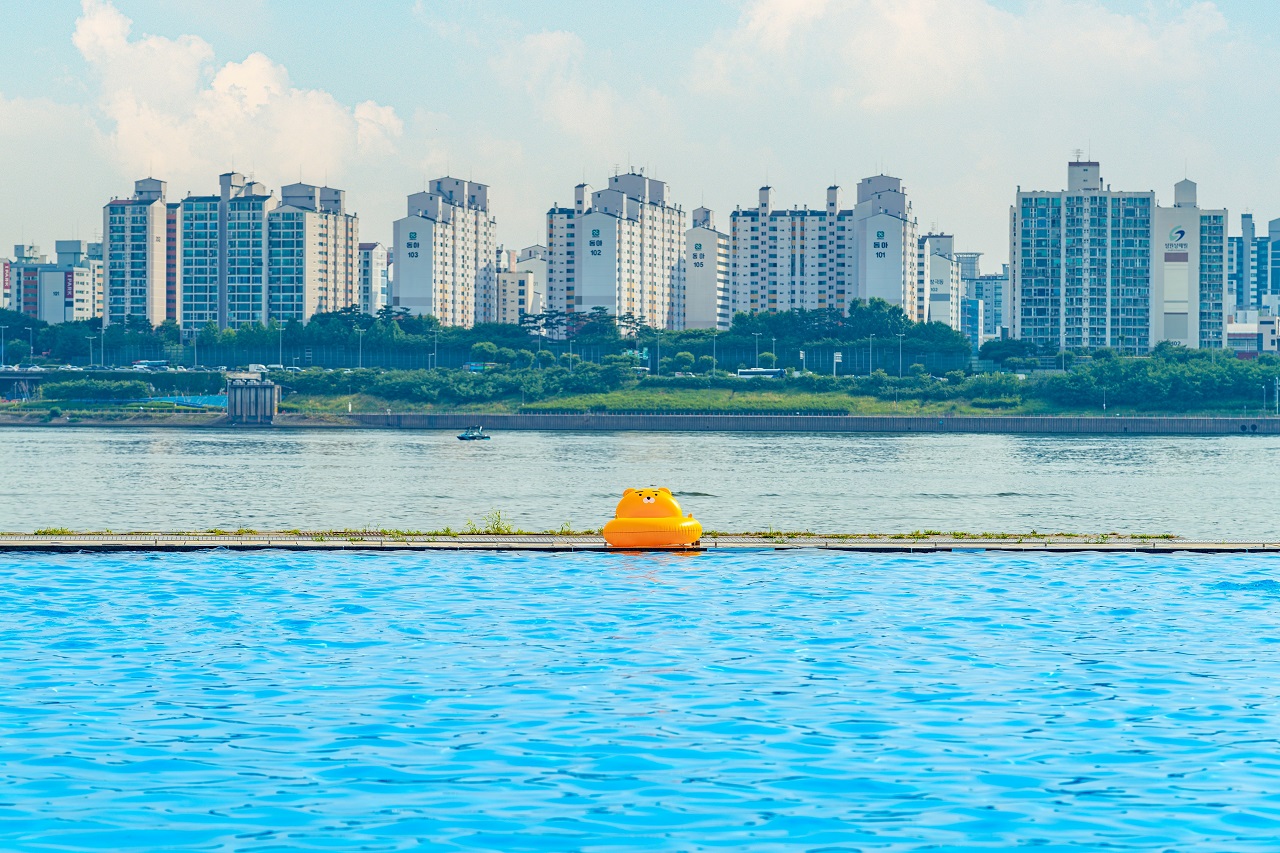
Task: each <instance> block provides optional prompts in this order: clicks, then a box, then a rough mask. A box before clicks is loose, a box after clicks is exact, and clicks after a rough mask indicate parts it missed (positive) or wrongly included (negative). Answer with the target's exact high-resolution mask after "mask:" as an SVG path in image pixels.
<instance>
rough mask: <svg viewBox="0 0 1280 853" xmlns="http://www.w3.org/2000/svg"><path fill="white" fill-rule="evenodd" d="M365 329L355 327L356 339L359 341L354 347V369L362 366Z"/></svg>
mask: <svg viewBox="0 0 1280 853" xmlns="http://www.w3.org/2000/svg"><path fill="white" fill-rule="evenodd" d="M365 331H366V330H365V329H356V330H355V332H356V340H357V341H358V342H359V343H358V344H357V347H356V369H357V370H359V369H361V368H363V367H364V333H365Z"/></svg>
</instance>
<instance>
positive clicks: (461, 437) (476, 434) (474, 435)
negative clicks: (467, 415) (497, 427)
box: [458, 426, 489, 441]
mask: <svg viewBox="0 0 1280 853" xmlns="http://www.w3.org/2000/svg"><path fill="white" fill-rule="evenodd" d="M488 440H489V436H487V435H485V432H484V427H482V426H469V427H467V428H466V429H465V430H463V431H462V432H460V433H458V441H488Z"/></svg>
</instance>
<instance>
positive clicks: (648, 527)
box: [604, 518, 702, 548]
mask: <svg viewBox="0 0 1280 853" xmlns="http://www.w3.org/2000/svg"><path fill="white" fill-rule="evenodd" d="M701 538H702V525H701V524H699V523H698V522H697V521H695V520H693V519H692V518H670V519H668V518H615V519H613V520H612V521H610V522H609V523H608V524H606V525H605V526H604V541H606V542H608V543H609V544H610V545H612V546H614V547H615V548H671V547H676V546H679V545H692V544H693V543H695V542H697V541H698V540H699V539H701Z"/></svg>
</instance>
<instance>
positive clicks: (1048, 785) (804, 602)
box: [0, 551, 1280, 851]
mask: <svg viewBox="0 0 1280 853" xmlns="http://www.w3.org/2000/svg"><path fill="white" fill-rule="evenodd" d="M1278 640H1280V562H1276V558H1275V557H1270V558H1267V557H1176V558H1159V557H1147V556H1132V555H1124V556H1105V555H1095V554H1090V555H1078V556H1056V557H1045V556H1035V557H1024V556H1012V555H1007V554H995V553H986V554H959V555H950V556H906V555H901V556H878V555H877V556H869V555H864V554H847V553H836V552H765V551H761V552H748V553H740V554H723V553H720V554H707V555H698V556H685V557H682V556H670V555H663V556H646V557H640V556H626V555H614V554H582V555H571V556H553V555H536V554H479V555H469V554H438V555H436V554H428V555H419V554H396V555H362V554H291V553H259V554H249V555H245V554H232V553H223V552H210V553H202V554H194V555H154V556H135V555H130V556H88V555H85V556H68V557H48V556H0V849H4V850H148V851H150V850H321V849H323V850H337V849H342V850H355V849H359V850H503V851H520V850H552V851H561V850H590V851H597V850H619V849H644V850H711V849H749V850H766V851H767V850H814V851H851V850H894V851H901V850H918V849H926V848H927V849H933V850H967V849H981V848H988V849H989V848H1000V847H1015V846H1020V845H1021V846H1028V847H1033V846H1034V847H1037V848H1039V849H1043V850H1067V849H1070V850H1085V849H1088V850H1093V849H1099V848H1112V849H1122V850H1267V851H1273V850H1275V849H1277V842H1276V840H1275V839H1276V838H1277V837H1280V749H1278V748H1277V747H1278V740H1277V738H1278V736H1280V723H1278V722H1277V717H1276V711H1277V695H1278V694H1280V680H1277V674H1280V666H1278V665H1277V663H1276V658H1277V654H1278V653H1280V646H1278V645H1277V641H1278Z"/></svg>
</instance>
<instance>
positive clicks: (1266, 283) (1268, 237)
mask: <svg viewBox="0 0 1280 853" xmlns="http://www.w3.org/2000/svg"><path fill="white" fill-rule="evenodd" d="M1227 285H1228V290H1229V292H1230V298H1229V303H1230V307H1231V310H1233V311H1247V310H1249V309H1253V308H1259V307H1260V306H1261V305H1262V303H1263V299H1264V297H1266V296H1268V295H1275V294H1280V219H1273V220H1271V221H1270V222H1269V223H1267V232H1266V233H1265V234H1259V233H1257V228H1256V226H1255V224H1254V221H1253V214H1252V213H1246V214H1243V215H1242V216H1241V217H1240V236H1239V237H1229V238H1228V239H1227Z"/></svg>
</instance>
